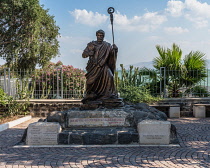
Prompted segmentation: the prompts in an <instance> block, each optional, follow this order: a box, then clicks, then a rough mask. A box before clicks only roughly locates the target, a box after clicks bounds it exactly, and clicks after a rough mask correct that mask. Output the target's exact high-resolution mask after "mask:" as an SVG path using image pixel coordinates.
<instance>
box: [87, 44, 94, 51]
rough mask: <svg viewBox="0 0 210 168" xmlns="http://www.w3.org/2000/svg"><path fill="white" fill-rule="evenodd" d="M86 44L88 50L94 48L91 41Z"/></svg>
mask: <svg viewBox="0 0 210 168" xmlns="http://www.w3.org/2000/svg"><path fill="white" fill-rule="evenodd" d="M87 46H88V49H89V50H90V51H93V50H94V48H95V46H94V45H93V43H92V42H90V43H88V44H87Z"/></svg>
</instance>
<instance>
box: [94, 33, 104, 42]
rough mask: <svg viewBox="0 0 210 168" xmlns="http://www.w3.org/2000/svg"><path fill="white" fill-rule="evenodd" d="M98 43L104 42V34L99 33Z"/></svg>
mask: <svg viewBox="0 0 210 168" xmlns="http://www.w3.org/2000/svg"><path fill="white" fill-rule="evenodd" d="M96 37H97V42H99V43H101V42H103V40H104V34H103V33H97V35H96Z"/></svg>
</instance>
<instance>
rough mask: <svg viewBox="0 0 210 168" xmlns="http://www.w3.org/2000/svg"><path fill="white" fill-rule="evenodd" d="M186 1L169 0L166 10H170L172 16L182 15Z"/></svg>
mask: <svg viewBox="0 0 210 168" xmlns="http://www.w3.org/2000/svg"><path fill="white" fill-rule="evenodd" d="M184 7H185V5H184V3H183V2H182V1H174V0H171V1H168V3H167V8H166V11H167V12H169V13H170V14H171V15H172V16H174V17H178V16H181V15H182V12H183V10H184Z"/></svg>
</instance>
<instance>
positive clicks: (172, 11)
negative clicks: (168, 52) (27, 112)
mask: <svg viewBox="0 0 210 168" xmlns="http://www.w3.org/2000/svg"><path fill="white" fill-rule="evenodd" d="M40 4H43V5H44V8H45V9H46V8H48V9H49V13H50V14H51V15H54V16H55V20H56V24H57V25H58V26H59V27H60V37H59V41H60V55H59V57H57V58H56V59H53V60H52V61H53V62H56V61H58V60H61V61H62V62H63V63H64V64H65V65H73V66H74V67H77V68H83V69H84V68H85V66H86V63H87V61H88V60H87V59H84V58H82V56H81V55H82V51H83V50H84V48H85V47H86V45H87V43H88V42H90V41H92V40H95V39H96V37H95V32H96V31H97V30H98V29H103V30H104V31H105V32H106V35H105V41H108V42H110V43H112V34H111V26H110V20H109V14H108V13H107V8H108V7H114V8H115V13H114V33H115V44H116V45H117V46H118V48H119V53H118V60H117V67H119V64H121V63H122V64H124V65H129V64H136V63H138V62H148V61H152V60H153V58H155V57H157V56H158V53H157V51H156V48H155V46H156V45H161V46H163V47H171V45H172V44H173V43H176V44H178V45H179V46H180V47H181V49H182V50H183V56H184V55H186V54H187V53H189V52H190V51H197V50H199V51H201V52H203V53H205V54H206V58H207V59H210V23H209V21H210V1H208V0H40Z"/></svg>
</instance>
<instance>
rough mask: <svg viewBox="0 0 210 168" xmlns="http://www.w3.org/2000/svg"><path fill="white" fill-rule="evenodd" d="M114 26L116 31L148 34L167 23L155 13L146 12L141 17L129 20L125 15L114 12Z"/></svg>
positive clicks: (163, 17) (162, 16) (164, 17)
mask: <svg viewBox="0 0 210 168" xmlns="http://www.w3.org/2000/svg"><path fill="white" fill-rule="evenodd" d="M114 20H115V25H116V26H117V28H118V29H121V30H126V31H139V32H149V31H152V30H154V29H156V28H157V27H158V26H159V25H161V24H162V23H164V22H165V21H167V18H166V16H164V15H159V14H158V13H157V12H147V13H145V14H144V15H143V16H134V17H133V18H131V19H129V18H127V16H126V15H122V14H120V12H116V14H115V15H114Z"/></svg>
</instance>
